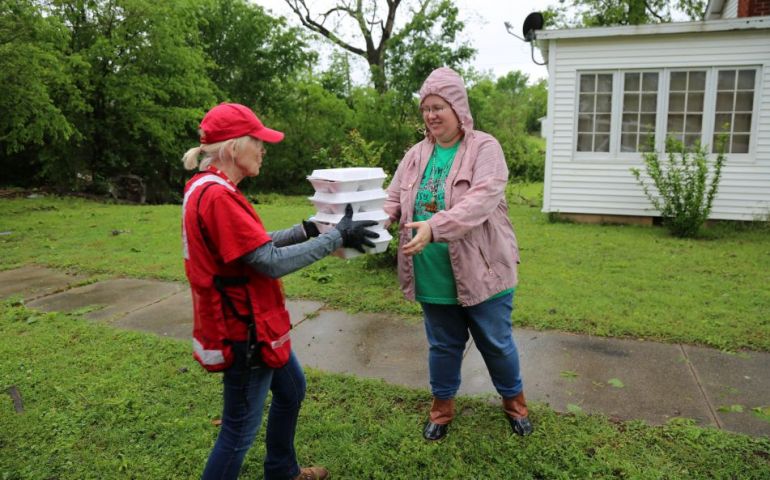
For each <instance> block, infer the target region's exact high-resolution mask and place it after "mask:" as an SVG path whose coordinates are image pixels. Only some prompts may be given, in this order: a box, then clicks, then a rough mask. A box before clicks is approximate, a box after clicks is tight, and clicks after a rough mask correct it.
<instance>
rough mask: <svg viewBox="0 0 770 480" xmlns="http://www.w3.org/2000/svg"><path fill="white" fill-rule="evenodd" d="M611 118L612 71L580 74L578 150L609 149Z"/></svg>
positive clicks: (600, 150) (599, 150)
mask: <svg viewBox="0 0 770 480" xmlns="http://www.w3.org/2000/svg"><path fill="white" fill-rule="evenodd" d="M611 120H612V74H611V73H590V74H582V75H580V95H579V99H578V144H577V150H578V152H609V151H610V125H611Z"/></svg>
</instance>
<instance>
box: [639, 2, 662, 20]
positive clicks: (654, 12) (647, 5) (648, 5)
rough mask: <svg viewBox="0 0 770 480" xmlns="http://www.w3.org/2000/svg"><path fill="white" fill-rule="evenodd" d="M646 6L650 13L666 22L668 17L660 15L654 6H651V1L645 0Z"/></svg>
mask: <svg viewBox="0 0 770 480" xmlns="http://www.w3.org/2000/svg"><path fill="white" fill-rule="evenodd" d="M644 8H645V9H646V10H647V11H648V12H650V15H652V16H654V17H655V18H657V19H658V20H660V21H661V22H665V21H666V19H665V18H664V17H661V16H660V15H658V12H656V11H655V10H653V9H652V7H650V3H649V2H644Z"/></svg>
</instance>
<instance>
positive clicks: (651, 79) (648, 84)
mask: <svg viewBox="0 0 770 480" xmlns="http://www.w3.org/2000/svg"><path fill="white" fill-rule="evenodd" d="M642 90H644V91H645V92H657V91H658V74H657V73H656V72H647V73H645V74H644V80H642Z"/></svg>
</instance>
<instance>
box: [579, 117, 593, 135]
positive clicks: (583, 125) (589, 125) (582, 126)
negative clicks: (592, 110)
mask: <svg viewBox="0 0 770 480" xmlns="http://www.w3.org/2000/svg"><path fill="white" fill-rule="evenodd" d="M593 129H594V117H593V115H590V114H588V115H586V114H580V115H578V132H588V133H591V132H592V131H593Z"/></svg>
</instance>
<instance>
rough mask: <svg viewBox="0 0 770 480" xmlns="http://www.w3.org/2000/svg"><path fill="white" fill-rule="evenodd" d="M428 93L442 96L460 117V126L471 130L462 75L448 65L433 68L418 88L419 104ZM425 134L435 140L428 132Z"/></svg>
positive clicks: (471, 121) (469, 113) (465, 129)
mask: <svg viewBox="0 0 770 480" xmlns="http://www.w3.org/2000/svg"><path fill="white" fill-rule="evenodd" d="M428 95H438V96H439V97H441V98H443V99H444V100H445V101H446V102H447V103H448V104H449V105H450V106H451V107H452V110H454V112H455V114H456V115H457V118H459V119H460V128H461V129H462V130H463V131H464V132H466V133H468V132H470V131H471V130H473V117H472V116H471V107H470V105H469V104H468V92H467V91H466V90H465V82H463V79H462V77H460V75H459V74H458V73H457V72H455V71H454V70H452V69H451V68H448V67H440V68H437V69H435V70H433V71H432V72H431V73H430V75H428V78H426V79H425V82H424V83H423V84H422V87H421V88H420V105H422V102H424V101H425V97H427V96H428ZM425 136H426V137H428V138H429V139H430V140H431V141H435V140H434V139H433V138H432V137H433V136H432V135H431V134H430V133H428V132H427V130H426V132H425Z"/></svg>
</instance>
